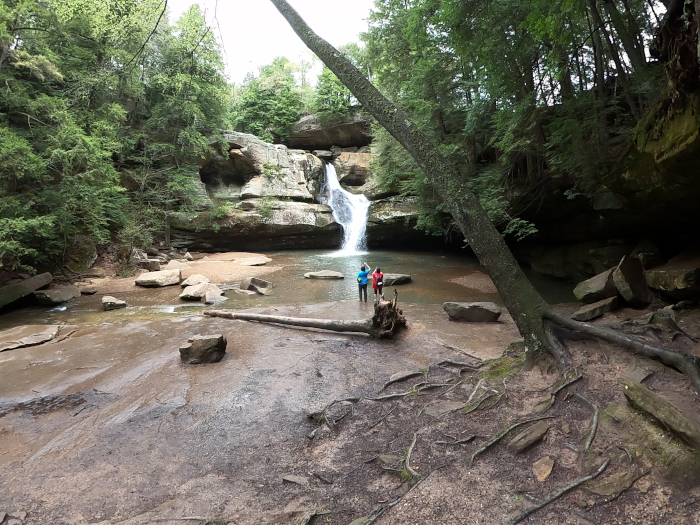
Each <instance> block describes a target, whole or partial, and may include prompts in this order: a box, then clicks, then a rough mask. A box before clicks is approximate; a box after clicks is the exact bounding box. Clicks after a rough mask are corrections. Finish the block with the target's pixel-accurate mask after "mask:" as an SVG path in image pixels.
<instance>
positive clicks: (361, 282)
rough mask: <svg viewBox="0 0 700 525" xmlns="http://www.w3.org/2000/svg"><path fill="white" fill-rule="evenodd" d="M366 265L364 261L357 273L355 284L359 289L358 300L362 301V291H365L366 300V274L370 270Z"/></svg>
mask: <svg viewBox="0 0 700 525" xmlns="http://www.w3.org/2000/svg"><path fill="white" fill-rule="evenodd" d="M368 267H369V265H368V264H367V263H364V264H363V265H362V268H360V271H359V272H358V274H357V285H358V287H359V289H360V302H362V292H364V293H365V302H367V276H368V275H369V272H370V270H368Z"/></svg>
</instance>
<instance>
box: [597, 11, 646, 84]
mask: <svg viewBox="0 0 700 525" xmlns="http://www.w3.org/2000/svg"><path fill="white" fill-rule="evenodd" d="M603 6H604V7H605V12H606V13H608V16H609V17H610V21H611V22H612V25H613V27H614V28H615V32H616V33H617V36H619V37H620V40H621V41H622V47H623V48H624V50H625V52H626V53H627V56H628V57H629V59H630V63H631V64H632V68H633V69H634V70H635V71H641V70H643V69H644V68H645V67H646V60H645V58H644V49H641V50H640V49H639V47H638V45H637V39H636V38H635V37H636V35H635V37H633V36H632V34H631V33H630V32H629V29H628V28H627V26H626V25H625V21H624V20H623V19H622V15H621V14H620V11H619V10H618V9H617V6H616V5H615V2H614V1H613V0H603Z"/></svg>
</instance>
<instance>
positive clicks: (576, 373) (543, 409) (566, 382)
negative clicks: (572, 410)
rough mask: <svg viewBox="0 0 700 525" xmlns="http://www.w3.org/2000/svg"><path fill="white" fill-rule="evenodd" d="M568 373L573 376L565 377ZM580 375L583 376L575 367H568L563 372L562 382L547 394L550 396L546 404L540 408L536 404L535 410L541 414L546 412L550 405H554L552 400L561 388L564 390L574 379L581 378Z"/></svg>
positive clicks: (554, 399)
mask: <svg viewBox="0 0 700 525" xmlns="http://www.w3.org/2000/svg"><path fill="white" fill-rule="evenodd" d="M570 374H573V377H572V378H571V379H567V376H568V375H570ZM582 377H583V375H582V374H581V372H580V371H579V370H578V369H576V368H572V369H569V370H568V371H566V372H564V382H563V383H562V384H561V385H559V386H558V387H557V388H555V389H554V390H552V391H551V392H550V393H549V396H550V397H549V401H547V402H546V405H542V407H541V408H539V406H538V408H539V409H538V410H537V412H540V413H542V414H544V413H545V412H547V410H549V409H550V408H552V406H553V405H554V402H555V401H556V399H557V394H558V393H559V392H561V391H562V390H564V389H565V388H566V387H567V386H569V385H570V384H572V383H575V382H576V381H578V380H579V379H581V378H582Z"/></svg>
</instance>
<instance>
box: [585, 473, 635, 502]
mask: <svg viewBox="0 0 700 525" xmlns="http://www.w3.org/2000/svg"><path fill="white" fill-rule="evenodd" d="M636 477H637V474H635V473H634V472H631V471H630V472H618V473H616V474H613V475H611V476H608V477H607V478H605V479H596V480H595V481H593V482H592V484H591V485H590V486H589V487H588V490H590V491H591V492H593V493H594V494H598V495H599V496H613V495H615V494H619V493H620V492H622V491H624V490H627V489H628V488H630V487H631V486H632V483H634V480H635V479H636Z"/></svg>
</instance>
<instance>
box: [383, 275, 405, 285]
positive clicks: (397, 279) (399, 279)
mask: <svg viewBox="0 0 700 525" xmlns="http://www.w3.org/2000/svg"><path fill="white" fill-rule="evenodd" d="M410 282H411V276H410V275H407V274H405V273H385V274H384V286H398V285H400V284H408V283H410Z"/></svg>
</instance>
